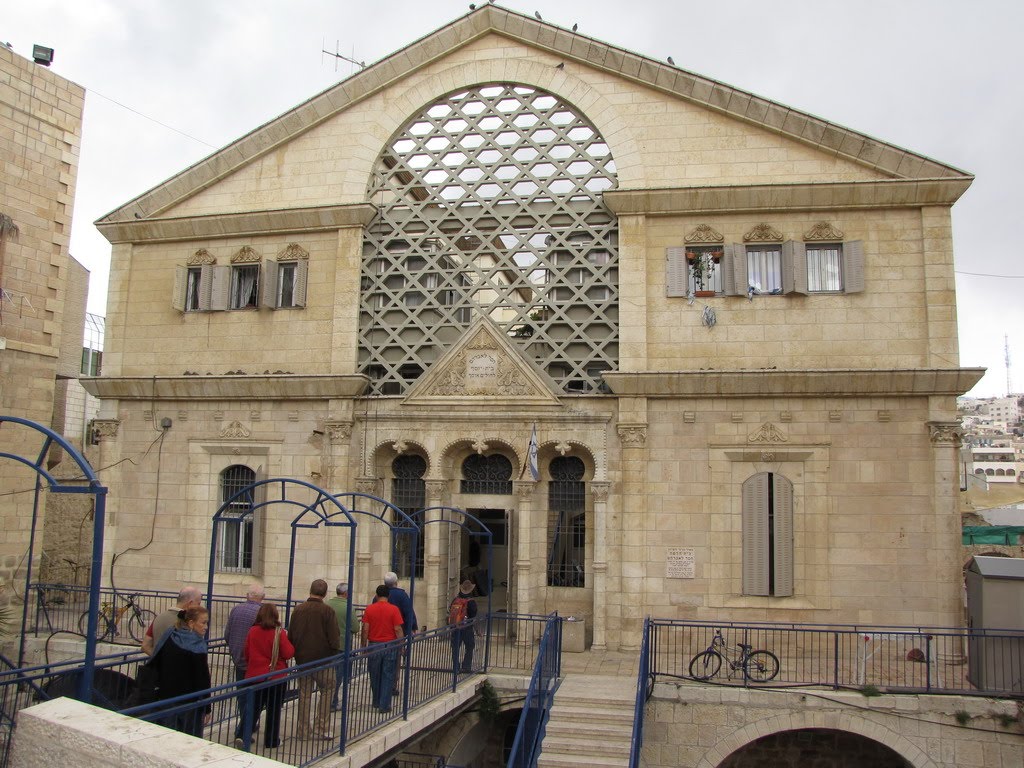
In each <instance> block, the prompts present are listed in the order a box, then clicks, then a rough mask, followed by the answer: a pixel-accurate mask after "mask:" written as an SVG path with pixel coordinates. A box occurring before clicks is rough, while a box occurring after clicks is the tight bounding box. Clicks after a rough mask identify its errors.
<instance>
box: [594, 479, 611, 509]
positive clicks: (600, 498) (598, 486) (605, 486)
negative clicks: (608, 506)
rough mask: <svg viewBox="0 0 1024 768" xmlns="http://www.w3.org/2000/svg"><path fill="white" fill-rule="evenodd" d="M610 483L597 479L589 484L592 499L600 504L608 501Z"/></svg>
mask: <svg viewBox="0 0 1024 768" xmlns="http://www.w3.org/2000/svg"><path fill="white" fill-rule="evenodd" d="M611 487H612V484H611V483H606V482H603V481H598V482H594V483H591V484H590V492H591V494H593V496H594V501H596V502H599V503H601V504H603V503H605V502H607V501H608V492H609V491H610V490H611Z"/></svg>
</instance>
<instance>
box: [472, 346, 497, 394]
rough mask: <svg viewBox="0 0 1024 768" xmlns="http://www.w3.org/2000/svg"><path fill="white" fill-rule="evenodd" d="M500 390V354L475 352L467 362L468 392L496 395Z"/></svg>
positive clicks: (488, 351)
mask: <svg viewBox="0 0 1024 768" xmlns="http://www.w3.org/2000/svg"><path fill="white" fill-rule="evenodd" d="M497 390H498V353H497V351H492V350H473V352H472V354H470V356H469V359H468V360H467V361H466V391H467V392H472V393H476V394H494V393H495V392H497Z"/></svg>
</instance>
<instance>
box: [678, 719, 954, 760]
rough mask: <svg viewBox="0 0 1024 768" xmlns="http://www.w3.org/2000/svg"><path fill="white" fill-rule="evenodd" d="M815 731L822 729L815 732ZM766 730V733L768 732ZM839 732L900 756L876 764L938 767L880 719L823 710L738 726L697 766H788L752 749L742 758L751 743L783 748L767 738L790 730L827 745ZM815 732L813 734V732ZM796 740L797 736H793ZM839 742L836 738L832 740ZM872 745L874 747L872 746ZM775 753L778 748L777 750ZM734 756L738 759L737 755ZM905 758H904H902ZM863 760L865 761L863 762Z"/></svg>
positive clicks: (781, 744) (841, 734) (877, 752)
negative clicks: (767, 759)
mask: <svg viewBox="0 0 1024 768" xmlns="http://www.w3.org/2000/svg"><path fill="white" fill-rule="evenodd" d="M813 732H819V733H817V734H813ZM766 733H767V735H766ZM828 733H832V734H838V735H839V737H853V738H857V739H858V742H857V743H858V744H860V745H863V746H864V747H865V748H867V747H868V746H869V744H870V743H873V744H875V745H878V746H881V747H883V748H884V749H883V750H880V751H876V752H874V753H873V754H874V755H878V754H882V753H884V754H887V755H889V756H891V759H895V760H897V762H891V763H888V764H887V763H880V762H871V763H869V764H870V765H873V766H876V768H890V765H891V766H892V768H905V767H909V768H936V765H935V763H934V762H932V760H931V758H929V757H928V755H927V754H925V753H924V752H923V751H922V750H921V749H920V748H919V747H918V746H917V745H916V744H914V743H913V742H911V741H909V740H908V739H906V738H905V737H903V736H901V735H900V734H898V733H896V732H895V731H893V730H891V729H889V728H886V727H885V726H884V725H881V724H879V723H877V722H872V721H870V720H866V719H864V718H861V717H857V716H855V715H849V714H844V715H839V714H828V713H821V714H817V715H806V716H803V715H801V714H796V713H794V714H785V715H777V716H775V717H770V718H765V719H764V720H760V721H757V722H753V723H748V724H747V725H745V726H743V727H742V728H739V729H738V730H736V731H735V732H733V734H732V735H731V736H729V737H728V738H726V739H723V740H721V741H720V742H719V743H718V744H716V745H715V746H714V747H713V748H712V749H710V750H708V752H707V753H705V755H704V756H703V757H702V758H701V760H700V762H698V763H697V768H741V766H742V767H743V768H747V767H748V766H751V767H753V766H767V765H772V766H787V765H789V764H788V763H779V762H758V761H757V758H756V757H755V754H754V752H753V751H751V752H750V753H749V755H748V757H750V758H751V759H750V760H746V759H744V760H740V757H741V756H742V755H743V753H744V750H745V749H746V748H749V747H751V746H752V745H754V744H755V743H757V747H758V749H760V748H762V747H763V748H766V749H765V751H764V753H763V754H765V755H767V754H768V751H767V750H768V749H772V748H776V749H778V748H782V747H783V746H786V745H785V744H784V742H783V741H782V740H780V741H779V742H778V743H777V744H770V743H768V742H767V740H768V739H771V738H772V737H775V736H779V737H782V736H785V735H787V734H789V735H790V736H789V738H792V735H794V734H808V735H810V736H811V739H812V740H814V739H817V740H818V741H819V743H820V744H822V745H824V744H825V743H826V742H827V741H828V738H829V737H827V736H826V734H828ZM812 734H813V735H812ZM794 742H795V739H794ZM832 743H833V744H835V743H836V741H835V740H833V741H832ZM872 749H873V747H872ZM775 754H776V755H777V754H778V752H776V753H775ZM734 758H735V759H734ZM899 761H902V762H899ZM800 764H801V763H799V762H798V763H793V764H792V765H794V766H795V765H800ZM861 764H863V763H861ZM853 765H855V763H850V764H849V766H853ZM849 766H842V768H849Z"/></svg>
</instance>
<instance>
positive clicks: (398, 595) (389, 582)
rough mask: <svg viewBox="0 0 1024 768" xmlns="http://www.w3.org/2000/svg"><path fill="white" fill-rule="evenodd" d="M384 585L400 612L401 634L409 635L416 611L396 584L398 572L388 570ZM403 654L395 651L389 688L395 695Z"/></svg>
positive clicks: (408, 598)
mask: <svg viewBox="0 0 1024 768" xmlns="http://www.w3.org/2000/svg"><path fill="white" fill-rule="evenodd" d="M384 586H385V587H387V588H388V602H389V603H391V604H392V605H393V606H395V608H397V609H398V610H399V612H400V613H401V614H402V632H403V635H402V636H403V637H411V636H412V634H413V632H415V631H416V627H417V624H416V611H415V610H414V609H413V607H412V598H411V597H409V593H408V592H406V591H405V590H404V589H402V588H401V587H400V586H398V574H397V573H395V572H394V571H388V572H387V573H385V574H384ZM403 656H404V651H399V652H397V653H395V675H394V684H393V685H392V690H391V692H392V694H393V695H395V696H397V695H398V680H399V678H400V675H399V668H400V666H401V661H402V657H403Z"/></svg>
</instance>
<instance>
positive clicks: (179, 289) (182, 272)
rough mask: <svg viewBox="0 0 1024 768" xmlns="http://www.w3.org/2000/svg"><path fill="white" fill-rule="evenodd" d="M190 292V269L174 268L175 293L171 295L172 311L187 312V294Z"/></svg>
mask: <svg viewBox="0 0 1024 768" xmlns="http://www.w3.org/2000/svg"><path fill="white" fill-rule="evenodd" d="M187 290H188V267H182V266H180V265H179V266H177V267H175V268H174V293H172V294H171V309H176V310H178V311H179V312H184V311H185V292H186V291H187Z"/></svg>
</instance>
